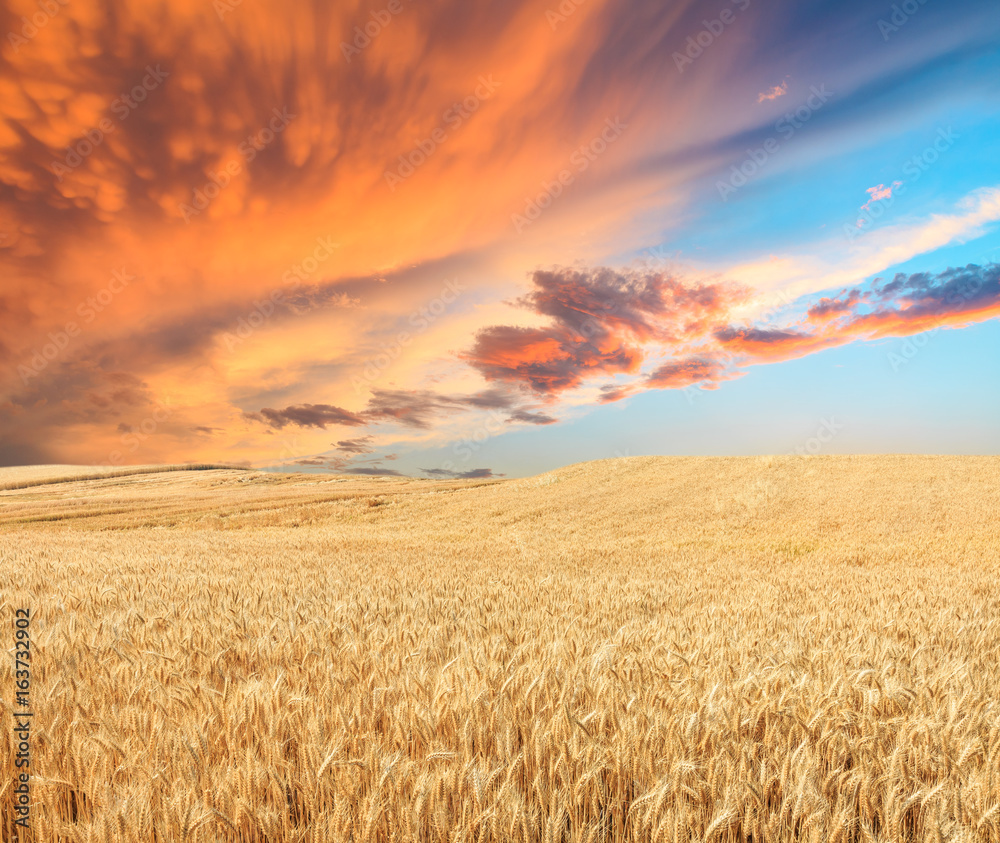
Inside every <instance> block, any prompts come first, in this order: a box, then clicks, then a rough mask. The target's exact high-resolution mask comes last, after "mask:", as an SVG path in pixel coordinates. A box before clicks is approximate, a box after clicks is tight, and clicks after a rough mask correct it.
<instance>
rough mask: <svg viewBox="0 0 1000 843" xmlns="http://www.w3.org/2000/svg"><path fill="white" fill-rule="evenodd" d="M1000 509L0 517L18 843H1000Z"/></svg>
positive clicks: (882, 485)
mask: <svg viewBox="0 0 1000 843" xmlns="http://www.w3.org/2000/svg"><path fill="white" fill-rule="evenodd" d="M89 473H90V472H87V473H85V476H86V474H89ZM4 479H5V478H4V477H3V476H2V473H0V483H3V481H4ZM14 479H16V480H22V479H23V478H20V477H18V478H14ZM55 479H57V480H58V477H57V478H55ZM372 501H376V504H372ZM998 504H1000V460H998V459H992V458H944V457H940V458H920V457H844V458H769V459H767V460H759V459H665V458H663V459H654V458H648V459H647V458H642V459H638V458H637V459H627V460H610V461H603V462H599V463H592V464H587V465H581V466H572V467H570V468H567V469H563V470H561V471H557V472H553V473H550V474H547V475H543V476H542V477H536V478H529V479H524V480H512V481H504V482H494V481H490V482H485V483H483V482H479V483H471V482H445V483H439V482H432V481H419V480H406V479H400V478H373V479H365V480H358V479H351V478H339V477H338V478H329V477H318V476H306V475H268V474H263V473H259V472H240V471H235V470H204V471H198V472H160V473H139V474H132V475H128V476H117V477H103V478H97V479H75V480H74V479H69V480H65V481H63V482H50V483H47V484H45V485H42V486H33V487H30V488H23V489H17V490H8V491H3V492H0V595H2V598H0V602H2V607H0V613H2V614H3V615H4V617H12V616H13V612H14V609H16V608H19V607H29V608H30V609H31V610H32V612H33V616H34V620H33V621H32V638H33V645H32V646H33V648H34V656H33V675H32V682H33V684H32V689H31V695H32V700H33V705H34V708H35V712H36V715H35V723H34V732H33V735H32V762H33V768H32V773H33V776H34V777H33V779H32V798H33V806H32V834H31V835H29V836H27V837H22V839H28V840H32V841H45V843H49V841H60V840H66V841H81V843H83V841H92V840H102V841H103V840H107V841H161V843H162V841H174V840H190V841H203V842H204V843H208V841H247V843H249V841H272V842H273V841H316V843H320V841H341V840H343V841H347V840H353V841H366V840H369V841H376V840H377V841H399V843H403V842H404V841H442V843H444V841H457V840H466V841H524V842H525V843H534V841H588V843H590V841H595V843H596V841H609V843H610V841H647V840H674V841H682V840H683V841H694V840H697V841H706V840H712V841H720V843H726V842H728V841H741V842H742V841H785V840H789V841H791V840H802V841H807V840H808V841H825V840H837V841H863V840H876V841H911V840H912V841H924V840H939V839H942V840H951V841H959V840H967V841H990V843H1000V585H998V583H1000V576H998V575H1000V553H998V547H1000V541H998V540H1000V527H998V524H1000V518H998V515H1000V512H998V508H1000V507H998ZM7 628H8V629H10V627H7ZM7 646H8V647H12V646H13V640H12V639H11V641H10V643H9V644H8V645H7ZM12 668H13V664H12V658H7V659H5V660H4V662H3V664H0V709H2V711H3V712H4V719H3V724H2V730H0V756H2V757H3V758H5V759H12V758H13V754H14V743H13V735H12V728H11V717H10V715H11V711H12V708H11V702H12V699H13V690H12V689H13V675H12ZM12 772H13V764H12V762H10V763H5V764H4V767H3V776H4V778H0V829H2V830H0V834H2V835H4V839H13V838H12V826H11V823H12V817H13V815H12V810H11V804H10V792H11V789H12V782H11V774H12Z"/></svg>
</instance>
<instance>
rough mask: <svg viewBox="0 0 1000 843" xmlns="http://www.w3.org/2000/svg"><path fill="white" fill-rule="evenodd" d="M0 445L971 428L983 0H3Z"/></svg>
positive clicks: (507, 459) (676, 448) (979, 280)
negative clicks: (892, 0) (330, 0)
mask: <svg viewBox="0 0 1000 843" xmlns="http://www.w3.org/2000/svg"><path fill="white" fill-rule="evenodd" d="M0 34H3V41H2V42H0V465H28V464H41V463H73V464H88V465H130V464H149V463H190V462H199V463H203V462H212V463H231V464H240V465H249V466H253V467H257V468H267V469H270V470H301V471H334V472H340V473H349V474H358V475H368V474H390V475H391V474H401V475H406V476H411V477H426V478H434V477H438V478H454V477H463V478H488V477H496V476H505V477H516V476H526V475H531V474H536V473H539V472H543V471H548V470H550V469H553V468H556V467H558V466H561V465H566V464H569V463H576V462H581V461H585V460H592V459H603V458H607V457H616V456H638V455H646V454H678V455H687V454H724V455H729V454H786V453H789V454H794V453H798V454H837V453H997V452H998V450H1000V389H998V384H1000V377H998V376H1000V355H998V351H1000V323H998V319H997V317H998V316H1000V159H998V157H997V154H996V151H997V149H1000V107H998V106H1000V14H998V13H997V10H996V6H995V4H994V3H992V2H987V0H982V1H980V0H976V1H975V2H973V0H949V2H947V3H945V2H943V0H906V2H902V3H888V2H886V3H882V2H871V0H866V2H860V0H847V1H846V2H828V1H824V2H818V0H812V2H810V0H795V2H792V0H767V2H765V0H719V2H704V0H703V1H702V2H698V3H695V2H686V1H685V0H666V1H665V2H664V0H656V2H652V0H649V1H647V0H613V1H612V2H609V1H608V0H561V2H557V0H509V2H504V3H490V4H472V3H468V2H457V0H455V1H454V2H452V0H447V1H445V0H371V2H360V3H358V2H351V0H344V1H343V2H341V0H338V2H337V3H328V2H318V0H312V1H311V2H310V0H302V1H301V2H297V3H295V4H288V3H285V2H277V0H274V1H273V2H272V0H171V2H170V3H160V2H155V0H102V2H92V1H91V0H23V2H22V0H4V2H3V3H2V4H0Z"/></svg>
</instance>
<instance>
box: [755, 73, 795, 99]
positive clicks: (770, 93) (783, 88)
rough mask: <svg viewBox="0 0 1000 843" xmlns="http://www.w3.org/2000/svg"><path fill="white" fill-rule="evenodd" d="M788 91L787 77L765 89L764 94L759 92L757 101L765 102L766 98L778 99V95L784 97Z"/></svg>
mask: <svg viewBox="0 0 1000 843" xmlns="http://www.w3.org/2000/svg"><path fill="white" fill-rule="evenodd" d="M787 93H788V80H787V79H786V80H785V81H784V82H782V83H781V84H780V85H775V86H774V87H773V88H770V89H768V90H767V91H764V93H762V94H757V102H764V101H765V100H776V99H777V98H778V97H783V96H784V95H785V94H787Z"/></svg>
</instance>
